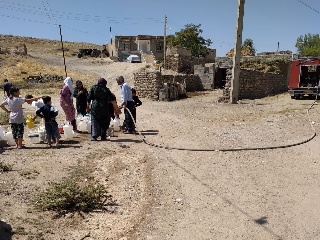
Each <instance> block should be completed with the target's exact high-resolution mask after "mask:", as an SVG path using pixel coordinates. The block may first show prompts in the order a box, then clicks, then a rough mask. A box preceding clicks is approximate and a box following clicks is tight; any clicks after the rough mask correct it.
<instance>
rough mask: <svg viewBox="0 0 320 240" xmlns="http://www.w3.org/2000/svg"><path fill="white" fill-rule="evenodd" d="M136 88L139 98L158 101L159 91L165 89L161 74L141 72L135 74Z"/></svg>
mask: <svg viewBox="0 0 320 240" xmlns="http://www.w3.org/2000/svg"><path fill="white" fill-rule="evenodd" d="M134 87H135V89H136V91H137V94H138V96H140V97H142V98H149V99H153V100H158V98H159V90H160V89H161V88H162V87H163V81H162V75H161V73H160V72H147V71H145V72H139V73H135V74H134Z"/></svg>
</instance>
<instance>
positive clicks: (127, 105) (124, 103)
mask: <svg viewBox="0 0 320 240" xmlns="http://www.w3.org/2000/svg"><path fill="white" fill-rule="evenodd" d="M116 80H117V83H118V85H120V87H121V107H123V109H124V118H125V119H124V121H125V125H126V129H127V130H126V131H124V132H123V133H125V134H135V133H136V131H135V126H134V123H133V119H132V117H131V115H130V113H129V111H130V112H131V113H132V111H133V109H134V102H133V100H132V91H131V87H130V85H129V84H128V83H126V82H124V78H123V76H119V77H117V78H116ZM128 110H129V111H128Z"/></svg>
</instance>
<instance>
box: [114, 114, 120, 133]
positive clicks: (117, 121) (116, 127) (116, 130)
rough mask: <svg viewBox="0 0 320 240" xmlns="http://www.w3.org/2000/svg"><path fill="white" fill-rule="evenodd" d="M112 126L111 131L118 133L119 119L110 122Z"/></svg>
mask: <svg viewBox="0 0 320 240" xmlns="http://www.w3.org/2000/svg"><path fill="white" fill-rule="evenodd" d="M112 123H113V124H112V125H113V130H114V131H115V132H119V131H120V119H119V118H117V117H116V118H114V119H113V121H112Z"/></svg>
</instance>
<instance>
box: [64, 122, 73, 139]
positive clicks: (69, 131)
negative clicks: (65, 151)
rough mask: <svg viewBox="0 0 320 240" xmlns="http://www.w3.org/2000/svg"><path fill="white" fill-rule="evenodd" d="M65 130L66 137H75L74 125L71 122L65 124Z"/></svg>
mask: <svg viewBox="0 0 320 240" xmlns="http://www.w3.org/2000/svg"><path fill="white" fill-rule="evenodd" d="M63 132H64V137H65V139H72V138H73V134H74V133H73V127H72V126H71V125H70V124H65V125H64V126H63Z"/></svg>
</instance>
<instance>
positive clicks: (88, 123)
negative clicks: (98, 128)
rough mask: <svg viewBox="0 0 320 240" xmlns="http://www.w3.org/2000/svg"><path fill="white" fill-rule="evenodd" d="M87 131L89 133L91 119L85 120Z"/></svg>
mask: <svg viewBox="0 0 320 240" xmlns="http://www.w3.org/2000/svg"><path fill="white" fill-rule="evenodd" d="M87 131H88V133H91V120H89V121H87Z"/></svg>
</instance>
